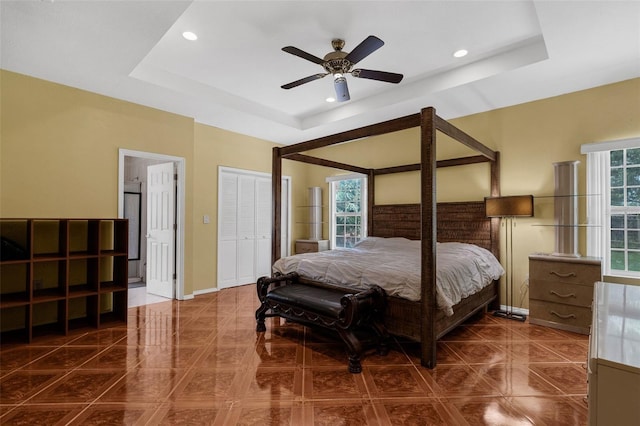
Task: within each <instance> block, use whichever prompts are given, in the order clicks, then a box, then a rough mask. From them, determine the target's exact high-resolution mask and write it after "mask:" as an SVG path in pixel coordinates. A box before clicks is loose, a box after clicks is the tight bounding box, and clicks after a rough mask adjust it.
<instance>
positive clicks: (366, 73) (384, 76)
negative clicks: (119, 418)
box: [351, 69, 404, 83]
mask: <svg viewBox="0 0 640 426" xmlns="http://www.w3.org/2000/svg"><path fill="white" fill-rule="evenodd" d="M351 75H353V76H354V77H358V78H368V79H370V80H379V81H385V82H387V83H400V82H401V81H402V78H403V77H404V76H403V75H402V74H396V73H394V72H386V71H375V70H363V69H355V70H353V71H351Z"/></svg>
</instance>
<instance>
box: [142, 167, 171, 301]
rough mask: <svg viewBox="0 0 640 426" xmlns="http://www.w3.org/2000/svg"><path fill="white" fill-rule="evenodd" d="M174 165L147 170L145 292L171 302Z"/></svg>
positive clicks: (148, 168)
mask: <svg viewBox="0 0 640 426" xmlns="http://www.w3.org/2000/svg"><path fill="white" fill-rule="evenodd" d="M173 175H174V173H173V163H164V164H157V165H154V166H149V167H147V292H148V293H152V294H156V295H158V296H163V297H168V298H171V299H173V297H174V294H175V288H174V279H173V272H174V270H173V269H174V268H173V266H174V261H173V258H174V204H175V202H174V181H173Z"/></svg>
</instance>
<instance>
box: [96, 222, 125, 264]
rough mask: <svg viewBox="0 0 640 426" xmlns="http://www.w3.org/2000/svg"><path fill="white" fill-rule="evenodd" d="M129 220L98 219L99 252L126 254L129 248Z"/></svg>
mask: <svg viewBox="0 0 640 426" xmlns="http://www.w3.org/2000/svg"><path fill="white" fill-rule="evenodd" d="M128 225H129V222H128V221H127V220H126V219H119V220H118V219H111V220H101V221H100V236H99V238H100V253H102V254H113V255H119V254H126V253H127V252H128V250H129V235H128V232H129V227H128Z"/></svg>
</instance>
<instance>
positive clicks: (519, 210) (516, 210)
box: [484, 195, 533, 321]
mask: <svg viewBox="0 0 640 426" xmlns="http://www.w3.org/2000/svg"><path fill="white" fill-rule="evenodd" d="M484 206H485V213H486V215H487V217H499V218H502V219H503V221H502V224H503V225H505V289H506V299H505V305H506V309H504V310H502V309H500V310H497V311H495V312H494V313H493V315H495V316H497V317H502V318H508V319H512V320H517V321H525V320H526V319H527V316H526V315H523V314H516V313H514V312H513V227H514V226H515V218H516V217H518V216H519V217H531V216H533V195H513V196H507V197H486V198H485V199H484Z"/></svg>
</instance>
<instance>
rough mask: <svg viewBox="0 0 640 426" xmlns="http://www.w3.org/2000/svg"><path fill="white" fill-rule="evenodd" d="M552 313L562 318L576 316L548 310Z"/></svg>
mask: <svg viewBox="0 0 640 426" xmlns="http://www.w3.org/2000/svg"><path fill="white" fill-rule="evenodd" d="M549 312H550V313H551V314H552V315H555V316H557V317H560V318H562V319H569V318H574V319H575V318H576V316H575V315H574V314H567V315H563V314H559V313H557V312H556V311H549Z"/></svg>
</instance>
